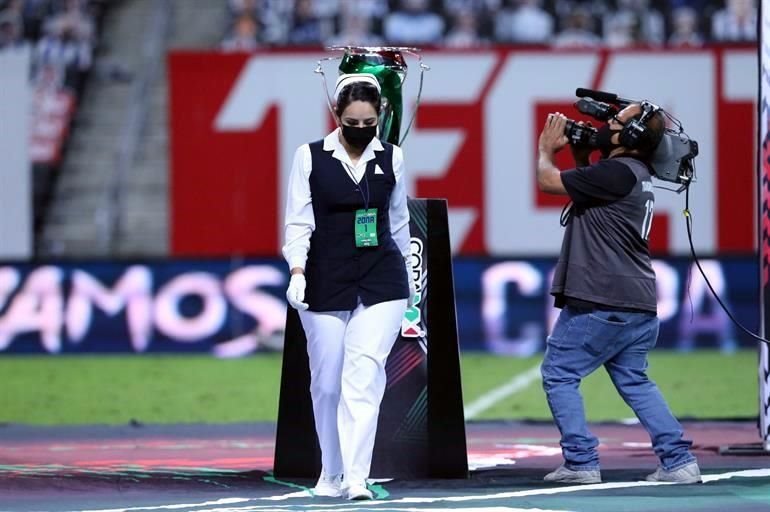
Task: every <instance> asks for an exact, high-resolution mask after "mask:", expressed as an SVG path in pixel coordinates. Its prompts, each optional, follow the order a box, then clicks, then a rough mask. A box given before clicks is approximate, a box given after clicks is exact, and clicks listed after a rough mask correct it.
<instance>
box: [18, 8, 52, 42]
mask: <svg viewBox="0 0 770 512" xmlns="http://www.w3.org/2000/svg"><path fill="white" fill-rule="evenodd" d="M53 8H54V4H53V2H52V1H51V0H25V1H24V6H23V9H22V17H23V19H24V37H26V38H28V39H32V40H35V41H36V40H37V39H39V38H40V36H41V35H42V33H43V23H44V21H45V20H46V18H47V17H48V16H50V15H51V14H53Z"/></svg>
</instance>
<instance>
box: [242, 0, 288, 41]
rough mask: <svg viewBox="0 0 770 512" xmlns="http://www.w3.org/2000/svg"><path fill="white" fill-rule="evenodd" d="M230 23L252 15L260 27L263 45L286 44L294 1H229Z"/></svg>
mask: <svg viewBox="0 0 770 512" xmlns="http://www.w3.org/2000/svg"><path fill="white" fill-rule="evenodd" d="M228 7H229V11H230V20H231V21H230V23H231V24H232V23H234V21H235V20H236V19H237V18H238V17H239V16H241V15H242V14H247V15H250V16H251V17H252V18H253V19H254V20H256V21H257V23H258V25H259V27H260V29H261V30H260V39H261V40H262V42H263V43H272V44H286V39H287V37H288V33H289V27H290V24H291V20H292V14H293V9H294V1H293V0H229V3H228Z"/></svg>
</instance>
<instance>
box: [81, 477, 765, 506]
mask: <svg viewBox="0 0 770 512" xmlns="http://www.w3.org/2000/svg"><path fill="white" fill-rule="evenodd" d="M736 477H737V478H768V477H770V468H767V469H747V470H742V471H731V472H728V473H722V474H718V475H703V482H704V484H709V483H712V482H718V481H721V480H727V479H730V478H736ZM661 485H676V484H672V483H668V482H643V481H641V482H608V483H603V484H591V485H571V486H565V487H550V488H546V489H528V490H525V491H511V492H499V493H495V494H476V495H471V496H431V497H424V498H423V497H419V496H415V497H407V498H399V499H395V500H374V501H367V502H366V503H365V504H364V503H361V502H351V503H328V504H326V503H318V502H316V501H314V502H313V503H293V504H291V505H277V504H275V503H273V504H270V505H267V504H265V505H259V504H257V503H255V502H260V501H262V502H263V503H264V501H275V498H276V497H274V496H273V497H264V498H224V499H220V500H217V501H206V502H203V503H195V504H184V505H157V506H147V507H131V508H112V509H99V510H85V511H81V512H133V511H138V510H174V509H187V510H190V509H197V508H201V507H209V506H213V505H228V504H236V503H244V502H251V503H252V504H249V505H241V506H237V507H226V508H217V509H206V510H205V512H258V511H263V510H276V509H288V508H292V509H309V508H314V509H323V510H324V511H325V512H333V511H336V510H344V511H346V512H350V511H353V510H361V509H364V508H365V509H371V508H373V507H383V506H386V507H388V508H393V507H392V505H396V504H403V505H408V504H417V503H438V502H464V501H483V500H499V499H508V498H524V497H529V496H550V495H554V494H565V493H573V492H581V491H599V490H607V489H630V488H633V487H655V486H661ZM697 485H698V484H693V486H692V487H691V489H693V490H695V489H697ZM292 494H295V495H297V494H299V493H292ZM284 496H285V497H288V495H284ZM474 509H479V508H478V507H474ZM394 510H403V511H405V512H407V511H409V512H411V511H412V510H414V509H412V508H409V507H405V508H403V509H400V508H399V509H394ZM431 510H442V509H431ZM455 510H456V509H455ZM481 510H488V511H490V512H491V511H493V510H517V509H510V508H508V509H506V508H501V507H487V508H484V509H481ZM526 510H528V511H529V512H534V511H535V510H537V509H526Z"/></svg>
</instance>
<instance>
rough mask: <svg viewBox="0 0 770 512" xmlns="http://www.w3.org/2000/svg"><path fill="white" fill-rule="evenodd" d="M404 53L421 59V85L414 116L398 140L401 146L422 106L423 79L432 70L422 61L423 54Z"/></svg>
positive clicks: (413, 111) (418, 90) (418, 89)
mask: <svg viewBox="0 0 770 512" xmlns="http://www.w3.org/2000/svg"><path fill="white" fill-rule="evenodd" d="M404 53H408V54H409V55H413V56H415V57H417V59H418V60H419V63H420V85H419V87H418V88H417V101H415V103H414V110H412V117H411V119H409V124H408V125H406V130H404V136H403V137H401V140H400V141H399V142H398V145H399V146H401V145H402V144H403V143H404V141H405V140H406V136H407V135H409V130H410V129H411V128H412V123H414V118H415V117H416V116H417V107H419V106H420V96H422V83H423V80H424V79H425V72H426V71H430V66H428V65H427V64H424V63H423V62H422V55H420V54H419V53H414V52H410V51H405V52H404Z"/></svg>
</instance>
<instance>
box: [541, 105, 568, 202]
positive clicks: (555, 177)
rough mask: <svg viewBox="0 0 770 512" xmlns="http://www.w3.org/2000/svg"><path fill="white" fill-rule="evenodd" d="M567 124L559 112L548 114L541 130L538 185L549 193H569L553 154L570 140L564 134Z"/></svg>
mask: <svg viewBox="0 0 770 512" xmlns="http://www.w3.org/2000/svg"><path fill="white" fill-rule="evenodd" d="M566 124H567V118H566V117H564V116H563V115H561V114H559V113H558V112H557V113H556V114H548V119H546V121H545V126H544V127H543V131H542V132H540V140H539V141H538V153H539V157H538V161H537V185H538V187H540V190H542V191H543V192H546V193H548V194H562V195H566V194H567V190H566V189H565V188H564V184H563V183H562V181H561V172H560V171H559V168H558V167H556V165H555V164H554V163H553V156H554V155H555V154H556V153H557V152H558V151H559V150H560V149H561V148H563V147H564V146H565V145H566V144H567V142H568V139H567V136H566V135H564V127H565V126H566Z"/></svg>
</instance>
